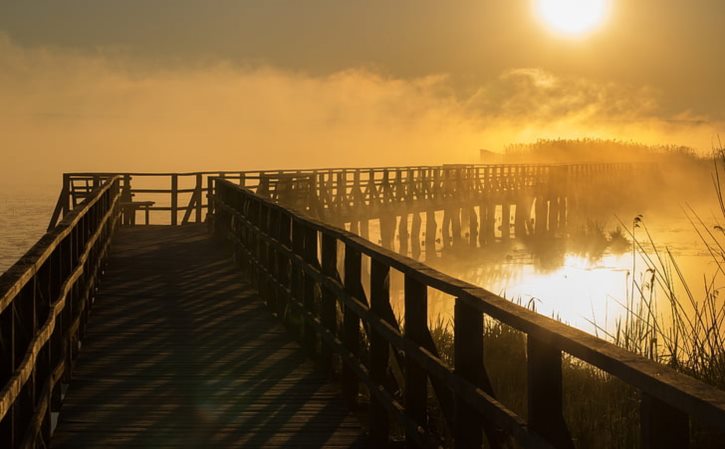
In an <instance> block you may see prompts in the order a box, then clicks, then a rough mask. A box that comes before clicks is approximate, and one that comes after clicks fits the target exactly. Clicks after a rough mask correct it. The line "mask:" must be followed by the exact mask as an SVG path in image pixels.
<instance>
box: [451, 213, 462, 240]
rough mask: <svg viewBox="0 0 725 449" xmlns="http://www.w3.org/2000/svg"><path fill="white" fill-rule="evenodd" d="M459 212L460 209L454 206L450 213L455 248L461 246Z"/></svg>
mask: <svg viewBox="0 0 725 449" xmlns="http://www.w3.org/2000/svg"><path fill="white" fill-rule="evenodd" d="M461 212H462V209H461V208H460V207H456V208H455V209H453V213H452V214H451V233H452V234H453V247H455V248H460V246H461V239H462V236H461Z"/></svg>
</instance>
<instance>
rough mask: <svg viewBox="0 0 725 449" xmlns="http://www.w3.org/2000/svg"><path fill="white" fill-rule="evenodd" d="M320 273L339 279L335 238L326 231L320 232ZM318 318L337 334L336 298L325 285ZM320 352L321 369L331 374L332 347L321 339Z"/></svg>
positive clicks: (331, 331)
mask: <svg viewBox="0 0 725 449" xmlns="http://www.w3.org/2000/svg"><path fill="white" fill-rule="evenodd" d="M322 273H323V274H324V275H325V277H327V278H332V279H335V280H339V279H340V275H339V273H338V272H337V239H336V238H335V237H334V236H332V235H330V234H328V233H327V232H323V233H322ZM320 320H321V321H322V325H323V326H325V328H326V329H327V330H329V331H330V333H332V335H336V334H337V299H336V298H335V294H334V293H333V292H332V291H331V290H330V289H329V288H327V287H323V288H322V303H321V305H320ZM320 353H321V354H320V362H321V365H322V367H323V369H324V370H325V371H326V372H327V373H328V374H330V375H332V374H333V371H334V366H333V359H332V354H333V351H332V348H330V347H329V346H328V345H327V344H325V343H324V341H323V343H322V347H321V348H320Z"/></svg>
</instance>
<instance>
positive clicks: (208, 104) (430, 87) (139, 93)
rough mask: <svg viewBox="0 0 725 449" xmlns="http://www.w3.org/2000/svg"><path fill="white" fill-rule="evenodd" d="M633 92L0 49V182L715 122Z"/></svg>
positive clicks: (663, 139)
mask: <svg viewBox="0 0 725 449" xmlns="http://www.w3.org/2000/svg"><path fill="white" fill-rule="evenodd" d="M659 96H660V93H659V92H657V91H656V90H654V89H652V88H650V87H647V86H625V85H617V84H613V83H605V84H602V83H597V82H594V81H591V80H587V79H583V78H575V77H566V76H558V75H556V74H554V73H551V72H547V71H544V70H542V69H538V68H512V69H510V70H507V71H505V72H503V73H501V74H500V75H499V76H498V77H496V78H495V80H494V81H490V82H487V83H484V84H481V85H480V86H479V87H477V88H475V89H473V90H468V91H467V93H465V94H462V93H461V90H460V89H457V88H456V85H455V81H454V80H453V79H452V77H450V76H448V75H447V74H432V75H429V76H424V77H418V78H412V79H411V78H399V77H394V76H390V75H388V74H386V73H384V72H382V71H379V70H376V69H374V68H370V67H353V68H350V69H347V70H342V71H338V72H335V73H332V74H327V75H312V74H308V73H305V72H296V71H291V70H282V69H279V68H275V67H271V66H265V65H249V66H246V67H241V68H240V67H239V65H232V64H230V63H225V62H223V61H218V62H214V63H209V64H207V65H201V64H199V65H197V66H194V67H186V68H179V67H175V68H168V69H165V68H160V67H158V66H150V65H147V64H143V63H141V62H139V61H136V60H134V58H133V57H132V56H131V55H129V54H127V53H124V52H123V51H121V50H109V49H97V51H95V52H93V53H89V52H87V51H86V52H81V51H73V50H68V49H61V48H53V47H44V48H39V47H34V48H26V47H22V46H19V45H17V44H15V43H14V42H13V41H11V40H10V39H9V38H7V37H0V98H2V104H3V109H2V111H1V112H0V117H2V118H1V119H0V154H1V155H2V158H1V159H0V175H1V176H2V181H0V182H1V183H2V185H4V186H13V185H26V186H27V185H28V184H29V183H32V184H35V185H38V184H42V183H48V182H51V183H53V184H54V185H55V184H56V181H58V180H59V177H60V174H61V173H62V172H69V171H176V170H222V169H225V170H237V169H264V168H308V167H331V166H381V165H415V164H440V163H475V162H478V161H479V159H478V157H479V156H478V154H479V153H478V150H479V149H480V148H487V149H490V150H493V151H498V152H500V151H503V148H504V147H505V146H506V145H508V144H511V143H517V142H529V141H532V140H536V139H539V138H580V137H594V138H616V139H623V140H628V141H636V142H642V143H649V144H656V143H667V144H678V145H688V146H691V147H694V148H696V149H698V150H700V151H703V152H704V151H708V150H709V149H710V148H711V142H712V139H713V137H714V136H715V135H716V133H717V130H718V129H722V124H720V123H717V122H712V121H709V120H708V119H707V118H706V117H697V116H693V115H692V114H690V113H688V112H687V111H683V112H682V113H680V114H678V115H676V116H662V114H661V113H660V112H659V111H660V109H659V107H658V105H659Z"/></svg>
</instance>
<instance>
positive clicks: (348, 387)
mask: <svg viewBox="0 0 725 449" xmlns="http://www.w3.org/2000/svg"><path fill="white" fill-rule="evenodd" d="M361 259H362V257H361V254H360V252H359V251H358V250H357V249H355V248H353V247H352V246H350V245H345V291H346V292H347V293H348V294H349V295H351V296H353V297H355V298H357V299H359V300H362V295H361V291H362V288H361V287H362V286H361V284H360V273H361V270H362V267H361V265H362V264H361ZM342 327H343V335H342V342H343V344H344V345H345V349H347V350H348V351H349V352H350V353H351V354H352V355H353V356H354V357H358V356H359V354H360V318H359V317H358V316H357V315H356V314H355V312H353V310H352V309H351V308H350V307H349V306H347V305H346V306H344V307H343V317H342ZM357 395H358V379H357V376H355V372H354V371H353V370H352V369H351V368H350V367H349V366H348V365H347V364H343V367H342V396H343V398H345V400H346V401H347V403H348V405H349V406H350V408H353V409H354V408H355V407H356V406H357Z"/></svg>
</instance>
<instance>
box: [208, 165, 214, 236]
mask: <svg viewBox="0 0 725 449" xmlns="http://www.w3.org/2000/svg"><path fill="white" fill-rule="evenodd" d="M214 201H215V199H214V177H212V176H209V177H208V178H206V228H207V230H208V232H209V233H210V234H211V233H212V232H213V230H214Z"/></svg>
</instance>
